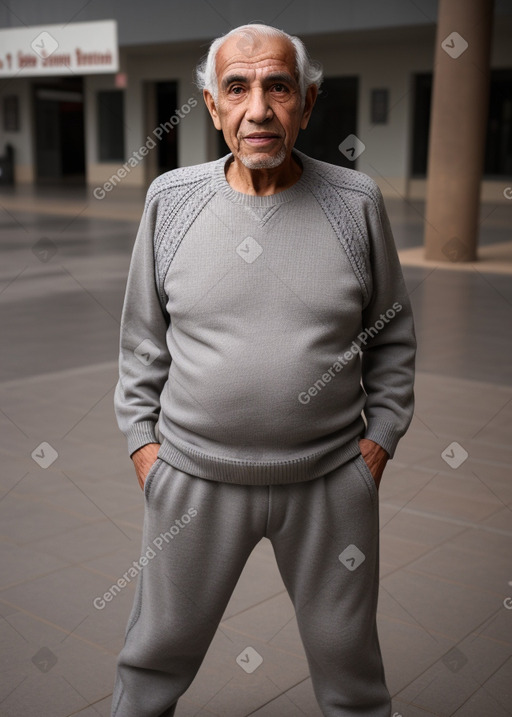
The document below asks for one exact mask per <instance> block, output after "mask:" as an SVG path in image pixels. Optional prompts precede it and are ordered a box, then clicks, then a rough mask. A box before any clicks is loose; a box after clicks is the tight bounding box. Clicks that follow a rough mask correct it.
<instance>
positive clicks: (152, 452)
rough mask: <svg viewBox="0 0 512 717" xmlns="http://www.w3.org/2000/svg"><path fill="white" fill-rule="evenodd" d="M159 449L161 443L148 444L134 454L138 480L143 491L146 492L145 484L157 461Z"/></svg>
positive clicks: (133, 458)
mask: <svg viewBox="0 0 512 717" xmlns="http://www.w3.org/2000/svg"><path fill="white" fill-rule="evenodd" d="M159 448H160V443H146V445H145V446H142V448H139V449H138V450H136V451H135V453H132V461H133V463H134V465H135V472H136V473H137V480H138V481H139V485H140V487H141V488H142V490H144V483H145V482H146V476H147V474H148V473H149V469H150V468H151V466H152V465H153V463H154V462H155V461H156V458H157V455H158V450H159Z"/></svg>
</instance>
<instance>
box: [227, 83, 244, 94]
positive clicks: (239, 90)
mask: <svg viewBox="0 0 512 717" xmlns="http://www.w3.org/2000/svg"><path fill="white" fill-rule="evenodd" d="M229 91H230V93H231V94H233V95H239V94H241V93H242V92H243V91H244V88H243V87H242V86H241V85H233V86H232V87H230V88H229Z"/></svg>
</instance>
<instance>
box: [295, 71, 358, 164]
mask: <svg viewBox="0 0 512 717" xmlns="http://www.w3.org/2000/svg"><path fill="white" fill-rule="evenodd" d="M357 85H358V80H357V77H326V78H325V79H324V81H323V83H322V87H321V92H320V94H319V95H318V98H317V101H316V104H315V106H314V108H313V113H312V115H311V119H310V120H309V124H308V127H307V129H305V130H301V131H300V132H299V136H298V138H297V142H296V143H295V146H296V147H297V149H298V150H300V151H301V152H304V153H305V154H308V155H309V156H310V157H314V158H315V159H319V160H321V161H322V162H329V163H330V164H338V165H339V166H341V167H350V168H351V169H354V162H353V161H351V160H349V159H348V158H347V157H345V155H344V154H342V153H341V152H340V150H339V149H338V147H339V145H340V144H341V143H342V142H343V140H344V139H345V137H347V136H348V135H349V134H355V135H357V95H358V87H357Z"/></svg>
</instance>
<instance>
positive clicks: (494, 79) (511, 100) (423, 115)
mask: <svg viewBox="0 0 512 717" xmlns="http://www.w3.org/2000/svg"><path fill="white" fill-rule="evenodd" d="M432 82H433V80H432V73H431V72H430V73H424V74H420V75H415V76H414V78H413V88H414V112H413V128H412V151H411V155H412V166H411V174H412V176H413V177H425V176H426V174H427V162H428V143H429V127H430V112H431V98H432ZM510 176H512V70H491V76H490V92H489V116H488V122H487V132H486V140H485V162H484V177H486V178H487V179H500V178H501V177H510Z"/></svg>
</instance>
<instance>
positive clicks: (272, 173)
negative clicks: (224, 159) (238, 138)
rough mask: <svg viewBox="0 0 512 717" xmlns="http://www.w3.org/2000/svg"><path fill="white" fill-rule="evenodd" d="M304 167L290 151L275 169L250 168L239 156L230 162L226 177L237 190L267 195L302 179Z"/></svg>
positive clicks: (262, 195) (256, 194)
mask: <svg viewBox="0 0 512 717" xmlns="http://www.w3.org/2000/svg"><path fill="white" fill-rule="evenodd" d="M301 174H302V167H301V166H300V164H299V163H298V160H297V159H295V158H294V157H293V155H292V154H291V153H290V154H289V155H288V156H287V157H286V159H285V160H284V162H282V164H280V165H279V167H275V168H274V169H249V168H248V167H246V166H245V165H244V164H242V162H241V161H240V160H239V159H238V158H237V157H234V159H233V160H232V161H231V162H230V163H229V164H228V167H227V170H226V179H227V181H228V183H229V185H230V186H231V188H232V189H234V190H235V191H237V192H242V193H243V194H252V195H255V196H259V197H266V196H269V195H270V194H277V193H278V192H282V191H284V190H285V189H288V188H289V187H291V186H292V185H293V184H295V182H297V181H298V180H299V179H300V176H301Z"/></svg>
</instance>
